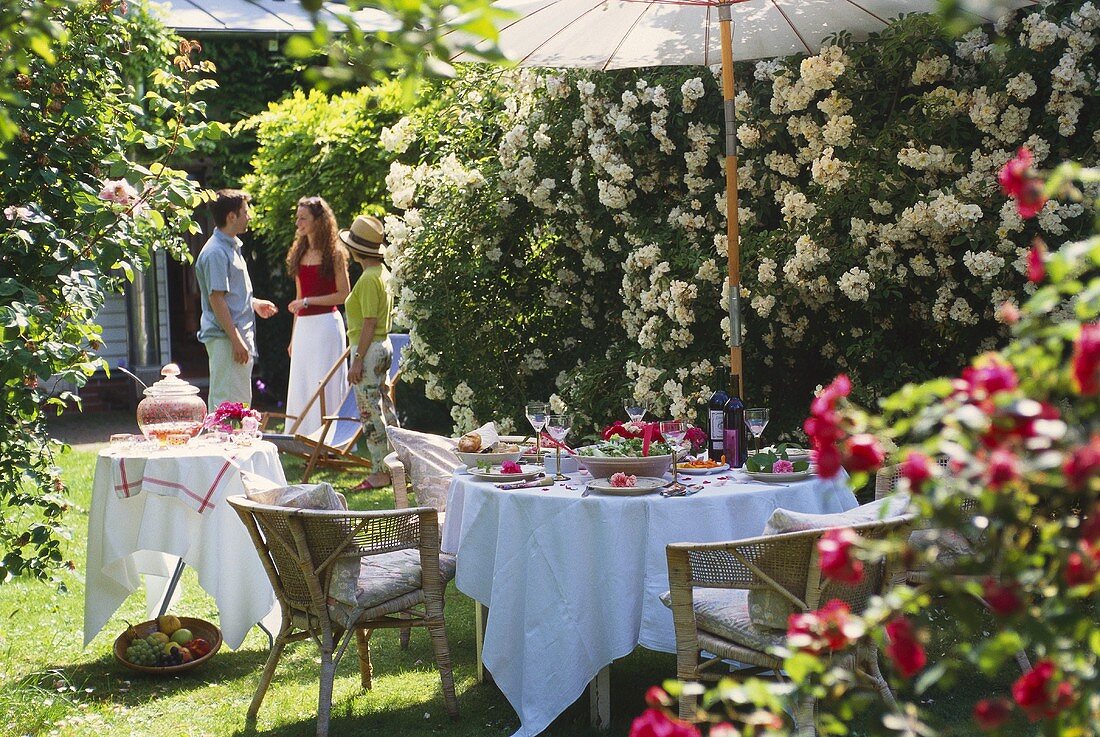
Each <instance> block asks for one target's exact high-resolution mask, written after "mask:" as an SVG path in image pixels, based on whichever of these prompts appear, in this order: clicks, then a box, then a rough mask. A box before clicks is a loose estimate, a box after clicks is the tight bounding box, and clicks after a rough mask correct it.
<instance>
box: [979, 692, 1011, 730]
mask: <svg viewBox="0 0 1100 737" xmlns="http://www.w3.org/2000/svg"><path fill="white" fill-rule="evenodd" d="M1011 718H1012V703H1011V702H1010V701H1008V699H982V700H981V701H979V702H978V703H977V704H975V705H974V721H975V722H977V723H978V726H979V727H981V728H982V729H984V730H987V731H988V730H991V729H997V728H999V727H1001V726H1003V725H1004V724H1005V723H1007V722H1008V720H1009V719H1011Z"/></svg>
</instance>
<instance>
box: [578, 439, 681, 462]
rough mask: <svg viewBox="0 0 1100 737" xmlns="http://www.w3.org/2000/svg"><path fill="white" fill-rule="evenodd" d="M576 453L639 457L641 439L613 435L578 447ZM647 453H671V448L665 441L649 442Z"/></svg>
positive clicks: (640, 453)
mask: <svg viewBox="0 0 1100 737" xmlns="http://www.w3.org/2000/svg"><path fill="white" fill-rule="evenodd" d="M577 454H578V455H582V456H592V457H595V458H641V457H642V439H641V438H630V439H629V440H627V439H625V438H619V437H615V438H611V440H601V441H600V442H598V443H596V444H595V445H586V446H585V447H583V448H578V449H577ZM649 454H650V455H651V456H663V455H671V454H672V448H670V447H669V446H668V444H667V443H650V444H649Z"/></svg>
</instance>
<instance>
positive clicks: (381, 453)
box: [355, 338, 398, 473]
mask: <svg viewBox="0 0 1100 737" xmlns="http://www.w3.org/2000/svg"><path fill="white" fill-rule="evenodd" d="M392 358H393V347H392V346H391V345H390V341H389V338H387V339H386V340H381V341H377V340H376V341H375V342H373V343H371V344H370V347H369V348H367V352H366V355H364V356H363V378H362V379H361V380H360V381H359V383H358V384H356V385H355V404H356V406H357V407H358V408H359V419H360V420H361V421H362V423H363V442H364V443H366V446H367V452H368V453H369V454H370V460H371V464H372V468H373V470H374V472H375V473H378V472H383V471H385V470H386V466H385V464H384V463H383V462H382V461H383V459H384V458H385V457H386V454H387V453H389V440H388V439H387V437H386V425H394V426H395V427H396V426H397V425H398V423H397V411H396V409H395V408H394V406H393V400H392V399H390V394H389V392H388V391H386V377H387V376H388V375H389V371H390V361H391V359H392Z"/></svg>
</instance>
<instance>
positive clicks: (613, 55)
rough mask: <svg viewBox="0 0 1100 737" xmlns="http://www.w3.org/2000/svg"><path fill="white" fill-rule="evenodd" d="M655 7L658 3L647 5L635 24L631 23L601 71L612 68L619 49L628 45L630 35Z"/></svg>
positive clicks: (635, 20)
mask: <svg viewBox="0 0 1100 737" xmlns="http://www.w3.org/2000/svg"><path fill="white" fill-rule="evenodd" d="M654 5H656V3H647V4H646V6H645V8H643V9H642V12H640V13H638V17H637V18H635V19H634V22H633V23H631V24H630V27H629V28H627V29H626V32H625V33H623V37H622V38H620V39H619V43H617V44H615V48H614V49H612V50H611V53H610V54H608V56H607V61H605V62H604V65H603V67H602V68H601V69H600V71H602V72H606V71H607V68H608V67H609V66H611V61H612V60H613V59H614V58H615V54H617V53H619V49H621V48H622V46H623V44H624V43H626V39H627V38H629V37H630V34H631V33H633V31H634V29H635V28H637V27H638V24H639V23H641V22H642V18H643V17H644V16H645V14H646V13H648V12H649V11H650V10H652V8H653V6H654Z"/></svg>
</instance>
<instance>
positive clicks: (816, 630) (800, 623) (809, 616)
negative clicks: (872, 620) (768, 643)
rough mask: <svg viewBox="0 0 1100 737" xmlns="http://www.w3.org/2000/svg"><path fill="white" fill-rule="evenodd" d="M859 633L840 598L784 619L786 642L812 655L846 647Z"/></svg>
mask: <svg viewBox="0 0 1100 737" xmlns="http://www.w3.org/2000/svg"><path fill="white" fill-rule="evenodd" d="M861 634H863V628H862V626H861V625H860V624H859V623H858V622H856V621H855V620H854V619H853V618H852V610H851V609H849V608H848V605H847V604H845V603H844V602H842V601H840V600H839V599H833V600H831V601H830V602H829V603H828V604H826V605H825V606H823V607H821V608H820V609H818V610H817V611H814V612H803V613H801V614H792V615H791V616H790V617H789V618H788V619H787V644H788V645H790V646H791V647H792V648H796V649H798V650H805V651H806V652H808V653H812V654H814V655H820V654H822V653H825V652H832V651H835V650H840V649H842V648H845V647H847V646H848V645H849V644H851V643H852V641H853V640H855V639H856V638H857V637H859V636H860V635H861Z"/></svg>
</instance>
